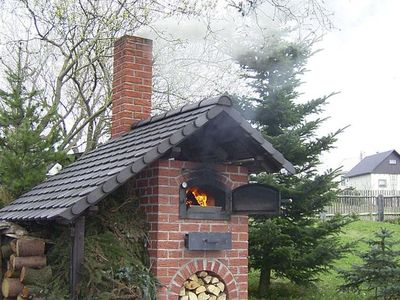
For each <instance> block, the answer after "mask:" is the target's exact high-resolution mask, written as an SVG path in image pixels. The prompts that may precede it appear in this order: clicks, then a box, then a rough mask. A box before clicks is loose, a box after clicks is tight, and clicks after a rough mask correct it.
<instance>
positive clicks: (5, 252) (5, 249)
mask: <svg viewBox="0 0 400 300" xmlns="http://www.w3.org/2000/svg"><path fill="white" fill-rule="evenodd" d="M12 253H13V251H12V249H11V246H10V244H6V245H2V246H1V258H2V259H4V260H5V259H9V258H10V255H11V254H12Z"/></svg>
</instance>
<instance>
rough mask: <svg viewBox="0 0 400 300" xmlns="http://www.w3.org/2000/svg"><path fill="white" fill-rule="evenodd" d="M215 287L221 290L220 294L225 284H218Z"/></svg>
mask: <svg viewBox="0 0 400 300" xmlns="http://www.w3.org/2000/svg"><path fill="white" fill-rule="evenodd" d="M216 286H217V287H218V288H219V289H220V290H221V292H223V291H224V290H225V284H223V283H222V282H218V283H217V284H216Z"/></svg>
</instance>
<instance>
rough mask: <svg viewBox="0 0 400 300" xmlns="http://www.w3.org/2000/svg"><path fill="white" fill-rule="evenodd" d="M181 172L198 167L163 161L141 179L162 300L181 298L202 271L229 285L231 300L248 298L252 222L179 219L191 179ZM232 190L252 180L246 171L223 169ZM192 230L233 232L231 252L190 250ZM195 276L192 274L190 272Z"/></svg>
mask: <svg viewBox="0 0 400 300" xmlns="http://www.w3.org/2000/svg"><path fill="white" fill-rule="evenodd" d="M182 168H185V169H188V168H189V169H190V168H193V169H195V168H196V164H195V163H190V162H182V161H173V160H164V161H158V162H157V163H155V164H153V166H151V167H150V168H147V169H146V170H145V171H143V172H142V173H141V174H140V176H139V177H138V178H137V180H136V186H137V188H138V189H139V194H140V196H141V207H142V208H143V210H144V211H145V212H146V216H147V221H148V222H149V225H150V232H149V236H150V240H149V243H150V245H149V253H150V258H151V262H152V269H153V272H154V274H155V275H156V276H157V278H158V280H159V281H160V283H161V284H162V285H163V288H161V289H160V290H159V296H158V298H157V299H159V300H167V299H168V300H171V299H174V300H176V299H178V296H177V294H178V292H179V289H180V287H181V286H182V284H183V282H184V281H185V280H186V279H187V278H188V277H189V276H190V275H191V274H193V273H195V272H196V271H200V270H208V271H213V272H215V273H217V274H219V275H220V276H221V278H222V279H223V280H224V282H225V284H226V285H227V289H228V292H229V293H228V297H229V300H234V299H240V300H244V299H247V273H248V267H247V264H248V261H247V256H248V218H247V216H245V215H233V216H232V217H231V220H225V221H224V220H191V219H180V218H179V186H180V184H181V183H182V182H183V181H186V180H187V178H185V177H184V176H183V175H182ZM218 171H219V172H221V173H222V175H223V178H224V180H225V184H226V186H227V187H228V188H231V189H233V188H236V187H238V186H240V185H243V184H246V183H247V182H248V176H247V170H246V169H245V168H243V167H237V166H224V165H223V166H222V165H220V166H218ZM189 231H199V232H200V231H201V232H232V250H225V251H188V250H186V248H185V246H184V234H185V233H187V232H189ZM189 273H190V274H189Z"/></svg>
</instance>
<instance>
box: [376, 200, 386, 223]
mask: <svg viewBox="0 0 400 300" xmlns="http://www.w3.org/2000/svg"><path fill="white" fill-rule="evenodd" d="M376 201H377V204H378V221H379V222H383V220H384V219H385V203H384V201H385V199H384V198H383V195H378V197H377V199H376Z"/></svg>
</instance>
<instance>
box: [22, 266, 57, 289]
mask: <svg viewBox="0 0 400 300" xmlns="http://www.w3.org/2000/svg"><path fill="white" fill-rule="evenodd" d="M52 276H53V273H52V270H51V267H50V266H47V267H44V268H42V269H32V268H27V267H22V270H21V276H20V277H19V279H20V281H21V282H22V283H23V284H25V285H29V284H37V285H45V284H47V283H49V282H50V280H51V277H52Z"/></svg>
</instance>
